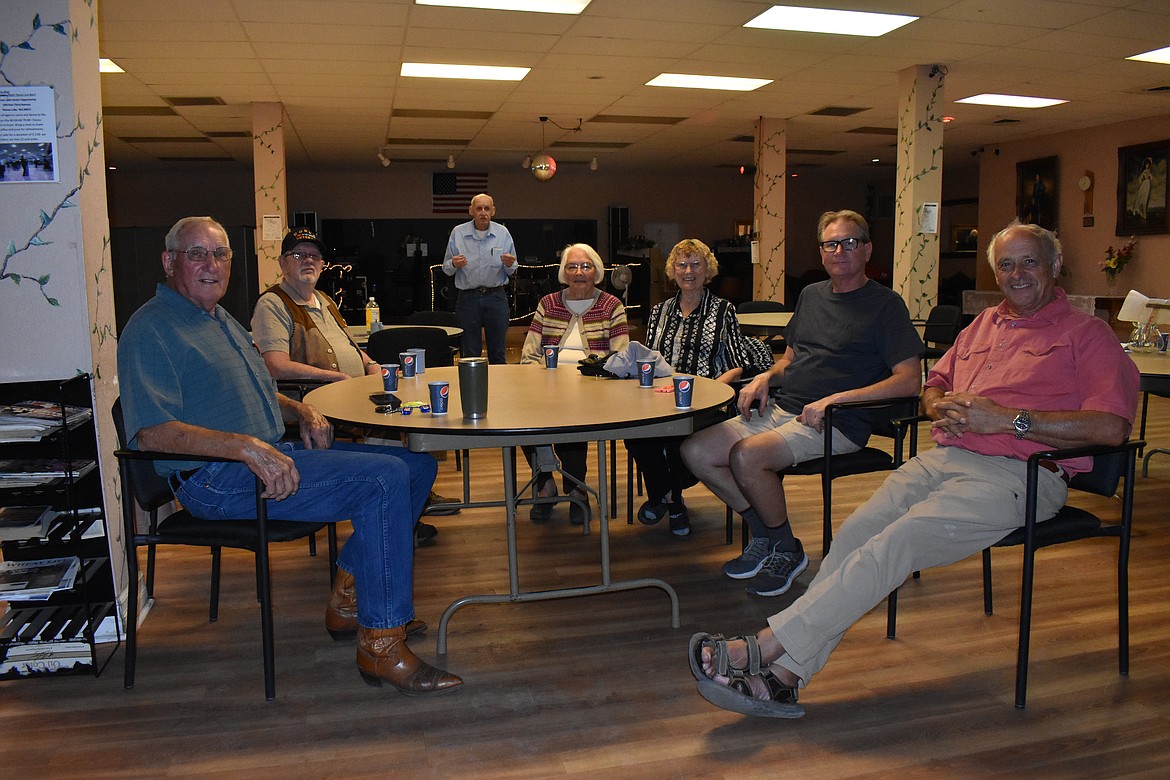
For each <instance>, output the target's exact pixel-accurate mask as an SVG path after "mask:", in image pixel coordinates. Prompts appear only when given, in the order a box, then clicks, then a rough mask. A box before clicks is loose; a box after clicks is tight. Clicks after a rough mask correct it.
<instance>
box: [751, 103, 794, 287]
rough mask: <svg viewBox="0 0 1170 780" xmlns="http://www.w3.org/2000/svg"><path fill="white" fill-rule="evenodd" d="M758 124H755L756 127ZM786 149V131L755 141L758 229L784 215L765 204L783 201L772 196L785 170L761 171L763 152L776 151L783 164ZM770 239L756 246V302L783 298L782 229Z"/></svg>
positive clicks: (781, 219) (778, 222)
mask: <svg viewBox="0 0 1170 780" xmlns="http://www.w3.org/2000/svg"><path fill="white" fill-rule="evenodd" d="M759 127H760V124H759V123H757V128H759ZM758 132H759V130H758V129H757V133H758ZM787 148H788V140H787V130H786V129H785V130H780V131H777V132H773V133H771V134H769V135H768V137H767V138H761V139H759V142H758V144H757V149H756V179H755V198H756V214H755V224H756V225H757V226H760V227H762V226H763V225H764V224H765V218H767V220H766V223H767V225H769V227H771V226H775V225H784V224H785V223H784V215H783V214H778V213H776V212H775V211H773V210H772V208H771V206H770V205H769V204H771V203H773V202H779V203H784V198H783V197H780V198H777V199H775V200H773V198H772V194H773V193H775V192H776V191H778V190H779V191H780V192H781V193H783V187H784V181H785V177H786V176H787V175H788V172H787V170H782V171H780V172H779V173H772V172H771V170H770V169H769V170H765V168H766V166H764V165H763V164H762V162H763V159H762V158H763V156H764V155H763V151H764V150H765V149H769V150H772V151H773V152H778V153H779V154H780V155H781V156H782V157H784V159H785V160H786V161H787V159H788V158H787V155H786V151H787ZM771 232H772V231H771V230H770V229H769V230H768V231H765V235H768V234H770V233H771ZM776 232H777V235H776V237H775V238H774V239H771V238H770V240H769V243H768V246H766V247H764V246H761V247H760V287H759V289H758V290H756V292H755V295H754V297H755V298H756V299H758V300H766V301H779V300H783V298H784V274H785V266H784V263H783V259H784V242H785V238H786V234H785V230H784V229H783V228H779V229H778V230H777V231H776Z"/></svg>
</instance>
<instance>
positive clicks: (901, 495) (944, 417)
mask: <svg viewBox="0 0 1170 780" xmlns="http://www.w3.org/2000/svg"><path fill="white" fill-rule="evenodd" d="M987 254H988V260H989V261H990V263H991V267H992V268H993V269H994V270H995V277H996V282H997V283H998V285H999V288H1000V290H1002V291H1003V294H1004V301H1003V303H1001V304H1000V305H999V306H997V307H995V308H993V309H987V310H986V311H984V312H983V313H982V314H980V315H979V316H978V317H977V318H976V319H975V321H974V322H973V323H972V324H971V325H970V326H968V327H967V328H966V329H965V330H964V331H963V332H962V333H961V334H960V335H959V338H958V339H957V340H956V341H955V345H954V347H952V348H951V350H950V351H949V352H947V354H946V355H945V356H944V357H943V358H942V359H941V360H940V361H939V362H938V363H937V364H936V365H935V366H934V368H933V369H932V370H931V373H930V378H929V379H928V380H927V382H926V390H925V391H924V393H923V396H922V407H923V411H924V413H925V414H926V415H927V416H929V417H930V418H931V420H932V421H933V422H932V424H931V436H932V438H933V439H934V441H935V444H936V445H937V446H935V447H934V448H933V449H930V450H928V451H927V452H925V453H923V454H922V455H919V456H918V457H916V458H913V459H912V460H910V461H909V462H908V463H906V464H905V465H904V466H902V467H901V468H900V469H898V470H897V471H895V472H894V473H893V474H892V475H891V476H890V477H889V478H888V479H887V480H886V481H885V482H884V483H883V484H882V486H881V487H880V488H879V489H878V490H877V491H876V492H875V493H874V495H873V496H872V497H871V498H870V499H869V501H867V502H866V503H865V504H863V505H862V506H861V507H859V508H858V509H857V511H855V512H854V513H853V514H852V515H851V516H850V517H849V519H848V520H847V521H845V523H844V524H843V525H842V527H841V530H840V532H839V533H838V534H837V536H836V538H835V539H834V540H833V546H832V548H831V549H830V551H829V554H828V555H827V556H826V557H825V559H824V561H823V562H822V563H821V568H820V571H819V572H818V573H817V576H816V577H815V578H814V579H813V581H812V583H811V584H810V585H809V587H808V590H807V591H806V592H805V593H804V595H802V596H801V597H800V598H798V599H797V600H796V601H795V602H793V604H792V605H791V606H790V607H788V608H787V609H785V610H783V611H782V612H780V613H778V614H776V615H773V616H772V617H770V618H769V619H768V626H767V627H766V628H764V629H762V630H761V631H759V633H757V634H756V635H755V636H749V637H746V638H743V637H736V638H733V639H729V640H725V639H723V638H722V637H721V636H719V635H710V634H696V635H695V636H694V637H692V639H691V648H690V654H691V657H690V663H691V669H692V671H693V672H694V674H695V677H696V678H697V679H698V680H699V692H700V694H702V695H703V697H704V698H707V699H708V700H709V701H712V702H713V703H715V704H717V705H718V706H721V707H724V708H726V709H731V710H734V711H736V712H742V713H744V714H749V715H760V716H764V717H780V718H795V717H800V716H801V715H803V714H804V710H803V709H802V708H801V707H800V705H798V704H797V703H796V700H797V693H796V691H797V688H803V687H804V686H805V685H806V684H807V683H808V681H809V679H810V678H811V677H812V676H813V675H814V674H816V673H817V672H818V671H820V669H821V668H822V667H823V666H824V665H825V663H826V662H827V661H828V659H829V655H830V654H831V653H832V651H833V649H834V648H835V647H836V646H837V643H838V642H840V641H841V637H842V636H843V635H844V633H845V630H846V629H847V628H848V627H849V626H851V625H852V624H853V623H854V622H856V621H857V620H858V619H859V618H861V616H862V615H864V614H865V613H866V612H868V611H869V610H870V609H872V608H873V607H874V606H876V605H877V604H878V603H879V602H880V601H881V600H882V599H884V598H885V597H886V596H887V595H888V594H889V593H890V592H891V591H893V590H894V589H895V588H897V587H898V586H899V585H901V584H902V582H904V581H905V579H906V578H907V577H908V576H909V575H910V574H911V573H912V572H914V571H918V570H920V569H926V568H929V567H931V566H943V565H946V564H949V563H953V562H955V561H958V560H962V559H963V558H966V557H967V556H969V555H972V554H974V553H976V552H978V551H980V550H982V549H983V548H985V547H988V546H990V545H992V544H995V543H996V542H998V541H999V540H1000V539H1002V538H1003V537H1004V536H1006V535H1007V534H1008V533H1010V532H1011V531H1012V530H1014V529H1016V528H1018V527H1019V526H1021V525H1023V523H1024V507H1023V501H1022V500H1021V497H1022V496H1023V495H1024V493H1025V486H1024V479H1025V468H1026V464H1025V461H1026V460H1027V458H1028V456H1030V455H1032V454H1033V453H1036V452H1040V451H1042V450H1047V449H1059V448H1070V447H1078V446H1085V445H1093V444H1105V445H1116V444H1120V443H1121V442H1123V441H1124V440H1125V439H1126V437H1127V436H1129V432H1130V428H1131V427H1132V425H1133V417H1134V411H1135V409H1136V407H1137V396H1138V371H1137V367H1136V366H1135V365H1134V363H1133V361H1132V360H1130V359H1129V357H1128V356H1127V355H1126V354H1125V352H1124V351H1123V350H1122V348H1121V345H1120V344H1119V343H1118V340H1117V337H1116V336H1115V335H1114V334H1113V332H1112V330H1111V329H1110V328H1109V326H1108V325H1107V324H1106V323H1105V322H1104V321H1102V320H1099V319H1097V318H1095V317H1092V316H1090V315H1088V314H1085V313H1083V312H1080V311H1077V310H1076V309H1073V308H1072V307H1071V306H1070V305H1069V303H1068V300H1067V297H1066V295H1065V293H1064V291H1063V290H1061V289H1059V288H1057V287H1056V279H1057V277H1058V276H1059V275H1060V268H1061V264H1062V262H1063V258H1062V256H1061V252H1060V242H1059V241H1058V240H1057V239H1056V237H1055V236H1054V235H1053V234H1052V233H1050V232H1049V231H1047V230H1044V229H1043V228H1041V227H1039V226H1037V225H1022V224H1019V223H1017V222H1013V223H1012V224H1011V225H1009V226H1008V227H1006V228H1005V229H1004V230H1002V231H1000V233H998V234H997V235H996V236H995V238H994V239H992V241H991V244H990V247H989V249H988V253H987ZM1041 465H1042V466H1044V469H1045V470H1044V471H1042V472H1041V474H1040V484H1039V486H1038V500H1037V512H1038V515H1037V516H1038V517H1042V518H1044V519H1047V518H1050V517H1052V516H1053V515H1054V514H1055V513H1056V512H1057V510H1059V509H1060V507H1062V506H1063V505H1064V503H1065V500H1066V498H1067V495H1068V476H1069V475H1071V474H1076V473H1079V472H1082V471H1087V470H1089V469H1090V468H1091V466H1092V464H1091V462H1090V460H1089V459H1088V458H1081V459H1076V460H1068V461H1060V462H1046V463H1042V464H1041ZM757 669H758V672H757V673H752V672H753V671H754V670H757ZM729 670H744V671H743V672H742V673H733V674H728V672H729Z"/></svg>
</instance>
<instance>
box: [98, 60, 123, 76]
mask: <svg viewBox="0 0 1170 780" xmlns="http://www.w3.org/2000/svg"><path fill="white" fill-rule="evenodd" d="M125 72H126V71H124V70H122V69H121V68H120V67H118V63H116V62H114V61H113V60H108V59H106V58H105V57H102V58H100V59H99V60H98V73H125Z"/></svg>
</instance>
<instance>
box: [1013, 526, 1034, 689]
mask: <svg viewBox="0 0 1170 780" xmlns="http://www.w3.org/2000/svg"><path fill="white" fill-rule="evenodd" d="M1035 570H1036V551H1035V550H1032V549H1029V547H1028V545H1026V544H1025V545H1024V573H1023V581H1022V583H1021V584H1020V647H1019V650H1018V652H1017V655H1016V707H1017V708H1019V709H1021V710H1022V709H1024V704H1025V701H1026V699H1027V696H1028V646H1029V642H1030V641H1031V637H1032V578H1033V575H1034V574H1035Z"/></svg>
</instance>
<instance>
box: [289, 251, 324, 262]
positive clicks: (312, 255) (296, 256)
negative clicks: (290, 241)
mask: <svg viewBox="0 0 1170 780" xmlns="http://www.w3.org/2000/svg"><path fill="white" fill-rule="evenodd" d="M284 256H285V257H291V258H292V259H293V260H296V261H297V262H298V263H299V262H301V261H302V260H308V261H310V262H313V263H319V262H321V259H322V258H321V255H319V254H317V253H316V252H285V253H284Z"/></svg>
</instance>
